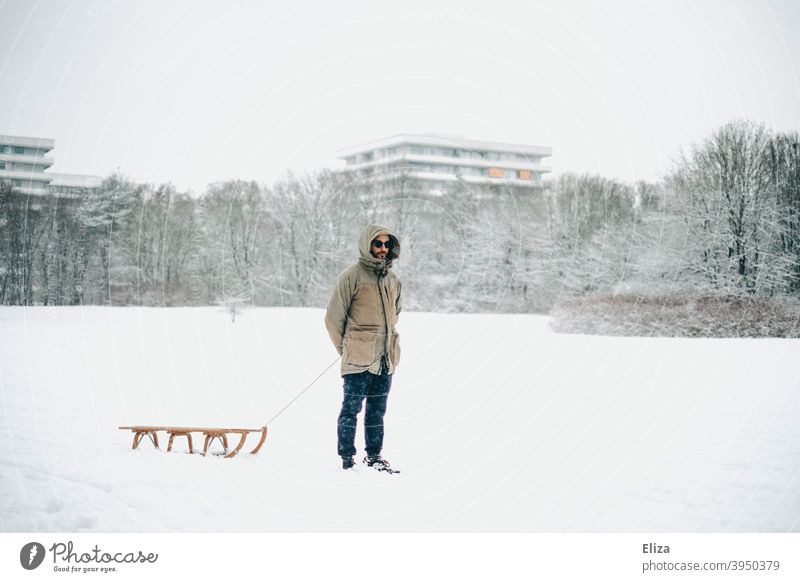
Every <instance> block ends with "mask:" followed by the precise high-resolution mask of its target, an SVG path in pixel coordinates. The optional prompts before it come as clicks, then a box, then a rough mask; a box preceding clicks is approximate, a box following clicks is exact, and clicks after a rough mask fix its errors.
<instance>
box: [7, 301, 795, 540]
mask: <svg viewBox="0 0 800 582" xmlns="http://www.w3.org/2000/svg"><path fill="white" fill-rule="evenodd" d="M322 318H323V312H322V311H321V310H317V309H292V308H283V309H266V308H264V309H252V310H249V311H247V312H245V313H244V314H243V315H242V316H241V317H240V318H239V319H237V321H236V323H235V324H232V323H231V322H230V318H229V317H228V316H227V315H225V314H224V313H222V312H220V311H219V310H217V309H216V308H185V309H180V308H177V309H153V308H101V307H90V308H64V307H59V308H42V307H38V308H13V307H11V308H10V307H3V308H0V348H2V349H1V351H0V401H1V402H2V407H0V463H2V466H0V529H2V530H3V531H5V532H22V531H39V532H62V531H80V532H110V531H123V532H139V531H543V532H560V531H570V532H640V531H641V532H644V531H657V532H662V531H663V532H672V531H680V532H763V531H768V532H788V531H792V532H798V531H800V365H799V363H800V341H798V340H785V339H767V340H763V339H759V340H745V339H736V340H720V339H709V340H695V339H667V338H664V339H658V338H656V339H638V338H618V337H617V338H612V337H594V336H579V335H561V334H556V333H553V332H552V331H550V329H549V326H548V319H547V318H546V317H538V316H529V315H439V314H428V313H403V314H402V315H401V317H400V324H399V326H398V330H399V331H400V334H401V337H402V345H403V356H402V362H401V364H400V367H399V369H398V372H397V374H396V375H395V379H394V384H393V386H392V393H391V396H390V399H389V412H388V414H387V419H386V420H387V430H386V441H385V447H384V456H386V457H387V458H388V459H389V460H390V461H391V462H392V465H393V466H395V467H397V468H400V469H401V470H402V473H401V474H399V475H387V474H384V473H378V472H375V471H373V470H371V469H367V468H366V467H364V466H360V467H359V469H358V471H357V472H343V471H342V470H341V469H340V465H339V463H340V461H339V458H338V457H337V456H336V417H337V414H338V407H339V404H340V401H341V379H340V378H339V376H338V364H337V366H336V367H334V368H333V369H331V370H330V371H329V372H328V373H326V374H325V375H324V376H323V377H322V378H321V379H320V380H319V382H318V383H317V384H316V385H315V386H314V387H312V388H311V389H310V390H309V391H308V392H306V393H305V394H304V395H303V396H302V397H301V398H300V399H299V400H298V401H297V402H296V403H295V404H294V405H293V406H292V407H291V408H289V409H288V410H287V411H286V412H284V413H283V414H282V415H281V416H280V417H279V418H278V419H277V420H276V421H275V422H274V423H272V424H271V425H270V434H269V438H268V439H267V443H266V445H265V446H264V448H263V449H262V451H261V453H260V454H259V455H257V456H249V455H246V454H240V455H239V456H238V457H236V458H235V459H230V460H225V459H222V458H218V457H209V458H203V457H202V456H199V455H188V454H185V452H184V450H185V444H184V441H183V440H182V439H179V440H178V441H177V445H176V446H177V451H175V452H172V453H170V454H167V453H165V452H159V451H156V450H154V449H153V447H152V445H151V444H150V442H149V441H146V442H144V443H143V444H142V445H141V447H140V449H139V450H137V451H132V450H131V448H130V446H131V437H132V435H131V434H130V432H127V431H120V430H117V426H119V425H124V424H131V423H132V424H151V423H155V424H173V425H195V426H203V425H210V426H215V425H217V426H226V425H232V426H248V427H257V426H260V425H261V424H263V423H264V422H265V421H266V420H267V419H268V418H270V417H271V416H273V415H274V414H275V413H276V412H277V411H278V410H280V408H281V407H283V405H284V404H286V403H287V402H288V401H289V400H291V398H293V397H294V396H295V395H296V394H297V393H298V392H299V391H300V390H301V389H302V388H304V387H305V386H306V385H307V384H308V383H309V382H310V381H311V380H312V379H313V378H314V377H316V376H317V374H318V373H319V372H320V371H321V370H323V369H324V368H325V367H326V366H327V365H328V364H330V363H331V362H332V361H333V360H334V358H335V357H336V353H335V351H334V350H333V348H332V347H331V345H330V343H329V340H328V338H327V335H326V333H325V330H324V327H323V323H322ZM359 420H360V419H359ZM162 434H163V433H162ZM250 439H255V437H254V436H251V437H250ZM251 442H253V443H254V442H255V441H254V440H253V441H248V444H250V443H251ZM357 444H358V445H359V448H361V447H363V435H362V434H361V431H360V430H359V433H358V435H357ZM196 446H197V443H196ZM361 456H363V453H362V454H361ZM360 458H361V457H359V460H360Z"/></svg>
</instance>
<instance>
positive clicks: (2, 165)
mask: <svg viewBox="0 0 800 582" xmlns="http://www.w3.org/2000/svg"><path fill="white" fill-rule="evenodd" d="M5 169H6V163H5V162H0V170H5Z"/></svg>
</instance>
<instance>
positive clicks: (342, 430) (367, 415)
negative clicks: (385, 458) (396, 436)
mask: <svg viewBox="0 0 800 582" xmlns="http://www.w3.org/2000/svg"><path fill="white" fill-rule="evenodd" d="M391 386H392V375H391V374H387V373H386V366H385V365H383V366H381V374H380V376H376V375H375V374H371V373H370V372H361V373H360V374H345V376H344V400H343V401H342V411H341V412H340V413H339V430H338V434H339V456H340V457H353V456H355V454H356V446H355V442H356V415H357V414H358V413H359V412H361V404H362V402H364V399H365V398H366V400H367V406H366V410H365V412H364V436H365V440H366V445H367V446H366V449H367V455H369V456H371V457H374V456H377V455H379V454H380V453H381V449H382V448H383V415H384V414H386V400H387V399H388V398H389V389H390V388H391Z"/></svg>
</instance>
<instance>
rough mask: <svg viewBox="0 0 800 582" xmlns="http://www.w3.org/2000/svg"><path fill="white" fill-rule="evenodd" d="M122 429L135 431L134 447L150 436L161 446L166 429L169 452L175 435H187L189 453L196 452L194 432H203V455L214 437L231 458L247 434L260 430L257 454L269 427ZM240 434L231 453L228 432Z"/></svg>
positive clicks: (137, 427)
mask: <svg viewBox="0 0 800 582" xmlns="http://www.w3.org/2000/svg"><path fill="white" fill-rule="evenodd" d="M119 428H120V430H130V431H131V432H132V433H133V447H131V448H134V449H135V448H137V447H138V446H139V443H141V442H142V439H144V438H145V437H149V438H150V440H151V441H152V442H153V446H155V448H157V449H158V448H160V447H159V446H158V432H159V431H162V430H163V431H164V432H166V433H167V434H168V435H169V444H168V445H167V452H169V451H171V450H172V443H173V441H174V440H175V437H186V440H187V442H188V445H189V453H191V454H194V449H193V447H192V433H193V432H198V433H202V434H203V435H204V436H205V437H206V438H205V442H204V443H203V456H206V455H207V454H208V447H209V445H210V444H211V443H212V442H213V441H214V439H219V440H220V441H221V442H222V447H223V449H224V450H225V453H224V455H225V458H226V459H230V458H231V457H235V456H236V454H237V453H238V452H239V451H241V450H242V447H243V446H244V441H246V440H247V435H248V434H250V433H251V432H260V433H261V438H260V440H259V441H258V444H257V445H256V448H254V449H253V450H252V451H250V454H251V455H255V454H256V453H257V452H258V451H259V450H261V446H262V445H263V444H264V441H265V440H267V427H266V426H262V427H261V428H198V427H186V426H145V425H137V426H121V427H119ZM229 433H233V434H239V435H241V436H240V438H239V444H238V445H236V448H235V449H233V450H232V451H231V452H230V453H229V452H228V434H229Z"/></svg>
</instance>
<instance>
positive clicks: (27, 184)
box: [0, 135, 103, 198]
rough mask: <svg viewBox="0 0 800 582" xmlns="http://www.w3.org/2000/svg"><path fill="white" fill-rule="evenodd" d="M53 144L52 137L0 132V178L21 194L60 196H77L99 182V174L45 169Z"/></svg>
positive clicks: (50, 160)
mask: <svg viewBox="0 0 800 582" xmlns="http://www.w3.org/2000/svg"><path fill="white" fill-rule="evenodd" d="M54 148H55V140H52V139H45V138H40V137H20V136H15V135H0V181H2V182H5V183H8V184H10V185H11V187H12V188H13V189H14V190H15V191H16V192H19V193H21V194H29V195H33V196H46V195H47V196H59V197H62V198H77V197H79V196H80V195H81V194H82V193H84V192H86V191H87V190H91V189H94V188H97V187H98V186H100V183H101V182H102V180H103V179H102V178H101V177H100V176H84V175H79V174H56V173H48V172H46V170H47V169H48V168H49V167H51V166H52V165H53V158H52V157H50V156H49V155H48V154H49V153H50V152H51V151H52V150H53V149H54Z"/></svg>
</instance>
